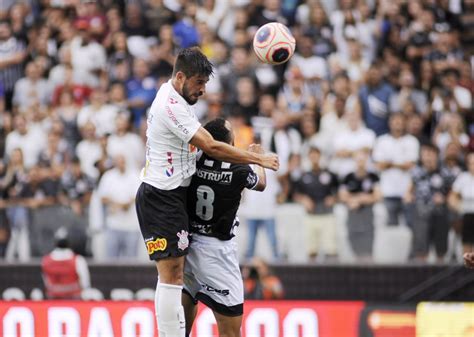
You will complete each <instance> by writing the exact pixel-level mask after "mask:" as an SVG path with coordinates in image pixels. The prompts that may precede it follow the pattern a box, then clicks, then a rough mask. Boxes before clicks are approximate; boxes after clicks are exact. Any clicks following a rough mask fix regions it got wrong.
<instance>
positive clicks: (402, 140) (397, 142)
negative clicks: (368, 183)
mask: <svg viewBox="0 0 474 337" xmlns="http://www.w3.org/2000/svg"><path fill="white" fill-rule="evenodd" d="M405 124H406V120H405V117H404V116H403V115H401V114H392V115H391V116H390V120H389V128H390V133H389V134H385V135H382V136H380V137H378V138H377V140H376V143H375V147H374V152H373V160H374V162H375V164H376V166H377V168H378V169H379V170H380V188H381V191H382V196H383V197H384V203H385V206H386V208H387V211H388V225H397V224H399V221H398V217H399V215H400V213H402V212H403V213H404V215H405V221H406V223H407V225H408V226H410V227H412V223H411V222H412V216H411V207H409V205H407V204H404V203H403V202H402V198H403V196H404V195H405V194H406V193H407V191H408V188H409V185H410V179H411V175H410V170H411V169H412V168H413V167H414V166H415V164H416V162H417V161H418V156H419V148H420V145H419V143H418V140H417V139H416V138H415V137H413V136H411V135H408V134H405V126H406V125H405Z"/></svg>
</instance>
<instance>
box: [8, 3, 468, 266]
mask: <svg viewBox="0 0 474 337" xmlns="http://www.w3.org/2000/svg"><path fill="white" fill-rule="evenodd" d="M464 9H465V4H464V1H463V0H413V1H411V0H410V1H404V0H339V1H327V0H326V1H323V0H320V1H318V0H306V1H303V0H298V1H297V0H294V1H288V0H234V1H227V0H198V1H186V0H129V1H125V0H122V1H111V0H17V1H11V0H6V1H2V2H1V4H0V133H1V137H0V153H2V154H3V160H2V161H1V163H0V174H1V178H0V190H1V192H2V194H1V196H2V198H1V200H0V207H1V212H0V256H6V257H7V259H16V258H18V259H20V260H24V261H25V260H28V259H30V258H31V257H32V256H33V257H35V256H41V255H43V254H44V253H45V252H48V251H50V250H51V249H52V248H53V242H52V239H51V238H52V237H53V235H52V233H54V232H55V230H57V228H59V227H62V226H64V224H65V223H67V224H68V226H69V229H70V231H71V232H73V233H76V234H75V235H74V239H73V240H72V241H73V242H72V246H74V247H76V249H77V250H79V251H80V252H81V253H82V254H86V255H89V256H94V257H95V258H100V257H109V258H115V257H129V258H136V257H137V256H138V254H139V253H138V252H139V251H144V249H143V247H141V246H140V247H137V245H138V242H139V239H138V238H139V232H138V226H137V225H136V220H135V219H134V207H133V196H134V193H135V190H136V188H137V184H139V181H138V176H139V170H140V168H141V167H142V165H143V161H144V153H145V144H144V140H145V137H144V132H145V127H146V112H147V108H148V107H149V105H150V104H151V102H152V100H153V99H154V96H155V93H156V91H157V89H158V88H159V87H160V85H161V84H162V83H164V82H166V81H167V80H168V79H169V77H170V75H171V71H172V66H173V62H174V57H175V55H176V52H177V51H178V50H179V49H180V48H184V47H189V46H194V45H199V46H200V47H201V49H202V51H203V52H204V53H205V54H206V55H207V56H208V58H209V59H210V60H211V61H212V62H213V64H214V65H215V75H214V76H213V77H212V78H211V79H210V82H209V83H208V85H207V93H206V95H205V96H204V97H203V98H202V99H200V101H199V102H198V103H197V104H196V111H197V113H198V117H199V119H200V120H201V121H202V122H205V121H207V120H210V119H212V118H215V117H218V116H224V117H226V118H228V119H229V120H230V121H231V122H232V124H233V125H234V130H235V133H236V146H239V147H242V148H246V147H247V146H248V145H249V144H251V143H253V142H261V144H262V145H263V147H264V148H265V149H266V150H267V151H273V152H276V153H277V154H278V155H279V158H280V163H281V168H280V170H279V171H278V172H277V173H276V174H273V173H270V174H269V178H268V179H269V186H270V185H271V188H269V189H268V191H266V192H264V194H263V195H261V196H260V195H258V196H257V195H253V194H252V193H248V194H247V195H246V196H245V198H247V200H246V201H244V204H245V203H247V204H248V205H247V207H246V209H247V212H248V213H249V214H250V215H249V220H250V221H249V228H250V230H251V237H250V240H249V242H250V245H249V247H248V248H247V250H246V257H247V258H249V259H250V258H252V256H253V255H254V251H255V249H254V248H255V236H256V233H257V230H258V228H259V227H261V226H264V227H265V228H266V229H267V233H268V234H269V237H270V239H271V248H272V250H273V251H272V253H273V255H274V257H275V258H281V257H280V256H279V252H278V243H277V239H276V235H275V219H274V218H273V217H274V214H275V212H274V209H275V207H277V205H278V204H282V203H289V202H294V203H300V204H301V205H303V206H304V208H305V210H306V212H307V218H306V219H305V221H304V223H302V224H301V227H302V228H305V230H307V233H308V235H307V236H306V237H307V240H308V256H309V258H310V259H314V258H316V257H317V256H318V254H325V255H326V256H329V257H334V258H337V252H338V249H337V245H338V242H337V240H336V235H335V226H336V224H335V223H336V219H335V208H336V207H337V206H341V205H342V206H343V207H345V209H346V210H347V213H348V216H347V221H346V227H347V231H348V236H349V242H350V245H351V247H352V249H353V251H354V253H355V255H356V256H358V257H359V258H360V259H361V260H364V261H369V260H370V259H371V255H372V246H373V241H374V217H375V215H374V212H375V210H376V209H375V208H374V206H376V205H382V206H383V207H382V208H383V209H384V211H385V214H386V216H385V219H386V220H385V223H386V225H389V226H396V225H400V224H402V225H406V226H407V227H408V228H410V230H411V232H412V233H413V248H412V252H411V257H412V258H413V259H423V260H424V259H426V256H427V254H428V252H429V249H430V246H431V244H432V243H433V244H434V246H435V252H436V254H437V257H438V258H439V259H440V260H442V259H443V258H445V254H446V251H447V241H448V232H449V231H450V229H451V228H458V227H459V226H455V225H456V224H458V223H462V222H463V223H464V228H463V229H462V230H456V232H457V233H460V234H459V235H461V234H462V235H463V236H464V237H463V242H464V246H465V249H466V250H470V249H471V248H472V247H473V246H474V235H473V233H474V223H473V221H472V219H473V212H474V206H473V204H474V195H473V193H474V192H473V191H474V182H473V181H474V180H473V177H474V167H473V165H474V164H473V159H472V158H473V155H472V154H471V155H470V157H469V155H468V153H469V152H472V151H474V113H473V104H472V94H473V89H474V80H473V76H472V75H473V72H472V59H469V57H470V54H469V50H468V49H467V46H466V45H463V43H462V36H463V34H464V33H465V32H466V29H467V28H466V27H465V25H464V24H463V21H462V20H461V18H462V13H463V11H464ZM272 21H278V22H281V23H283V24H286V25H288V26H289V27H290V28H291V31H292V33H293V34H294V36H295V38H296V41H297V45H296V52H295V54H294V56H293V57H292V59H291V60H290V61H289V62H288V63H287V64H284V65H281V66H270V65H267V64H263V63H260V62H258V61H257V59H256V57H255V55H254V53H253V50H252V39H253V35H254V33H255V31H256V29H257V28H258V27H259V26H260V25H262V24H265V23H268V22H272ZM471 51H472V49H471ZM468 158H470V159H468ZM468 162H469V165H468ZM463 220H464V221H463ZM81 233H82V234H81ZM94 240H95V241H97V242H94ZM104 250H105V251H104Z"/></svg>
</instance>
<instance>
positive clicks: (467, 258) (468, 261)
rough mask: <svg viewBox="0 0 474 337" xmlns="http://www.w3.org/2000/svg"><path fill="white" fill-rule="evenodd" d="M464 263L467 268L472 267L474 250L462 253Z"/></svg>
mask: <svg viewBox="0 0 474 337" xmlns="http://www.w3.org/2000/svg"><path fill="white" fill-rule="evenodd" d="M464 265H465V266H466V267H467V268H474V252H471V253H464Z"/></svg>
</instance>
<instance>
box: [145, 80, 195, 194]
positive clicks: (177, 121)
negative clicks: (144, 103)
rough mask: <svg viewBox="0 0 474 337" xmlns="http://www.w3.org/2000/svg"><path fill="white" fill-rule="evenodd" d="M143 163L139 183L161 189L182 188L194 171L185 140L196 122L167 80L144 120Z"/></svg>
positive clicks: (192, 151)
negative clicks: (144, 158) (144, 153)
mask: <svg viewBox="0 0 474 337" xmlns="http://www.w3.org/2000/svg"><path fill="white" fill-rule="evenodd" d="M147 126H148V128H147V131H146V136H147V142H146V164H145V167H144V168H143V170H142V173H141V180H142V181H143V182H145V183H147V184H150V185H152V186H154V187H156V188H159V189H161V190H172V189H175V188H177V187H178V186H186V185H188V184H189V182H190V180H191V176H192V175H193V174H194V172H195V171H196V153H197V150H196V148H195V147H194V146H192V145H191V144H189V141H190V140H191V138H192V137H193V136H194V134H195V133H196V132H197V130H198V129H199V127H200V126H201V124H200V123H199V121H198V119H197V117H196V115H195V113H194V107H192V106H191V105H189V104H188V103H187V102H186V100H185V99H184V98H183V97H181V95H180V94H178V92H177V91H176V90H175V89H174V88H173V85H172V84H171V80H169V81H168V82H166V83H165V84H163V85H162V86H161V88H160V90H158V93H157V94H156V97H155V100H154V101H153V103H152V105H151V108H150V111H149V112H148V120H147Z"/></svg>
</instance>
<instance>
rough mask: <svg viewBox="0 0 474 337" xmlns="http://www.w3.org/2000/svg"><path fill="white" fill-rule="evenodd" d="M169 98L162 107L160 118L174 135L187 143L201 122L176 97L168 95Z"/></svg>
mask: <svg viewBox="0 0 474 337" xmlns="http://www.w3.org/2000/svg"><path fill="white" fill-rule="evenodd" d="M169 100H170V101H169V102H168V104H167V105H166V106H165V108H164V114H163V118H162V120H163V121H164V123H165V124H166V126H167V127H168V129H169V130H170V131H171V132H172V133H173V134H174V135H175V136H176V137H178V138H179V139H181V140H182V141H183V142H186V143H189V141H190V140H191V138H193V136H194V135H195V134H196V132H197V131H198V129H199V127H200V126H201V124H200V123H199V122H198V121H197V119H196V118H195V116H194V115H191V114H190V112H188V111H186V109H185V108H184V106H183V105H182V104H180V103H179V102H178V101H177V100H176V99H174V98H173V97H170V98H169Z"/></svg>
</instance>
